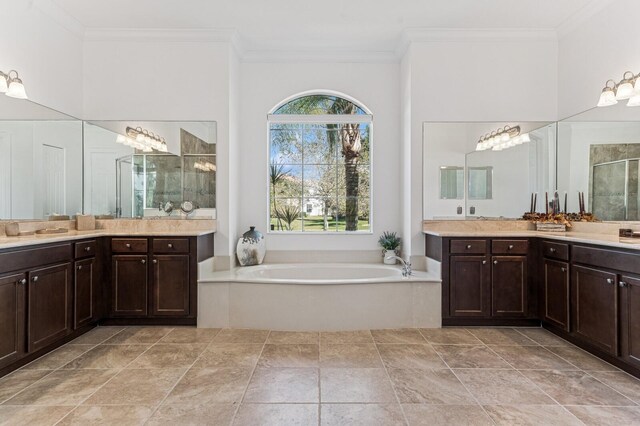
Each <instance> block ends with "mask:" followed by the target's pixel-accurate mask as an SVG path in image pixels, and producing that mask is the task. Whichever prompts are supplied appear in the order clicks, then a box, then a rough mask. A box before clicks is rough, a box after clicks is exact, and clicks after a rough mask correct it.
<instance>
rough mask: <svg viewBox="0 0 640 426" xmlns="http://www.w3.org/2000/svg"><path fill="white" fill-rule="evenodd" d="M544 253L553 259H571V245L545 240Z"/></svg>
mask: <svg viewBox="0 0 640 426" xmlns="http://www.w3.org/2000/svg"><path fill="white" fill-rule="evenodd" d="M542 254H543V255H544V256H545V257H550V258H552V259H560V260H569V245H568V244H562V243H552V242H551V241H544V242H543V243H542Z"/></svg>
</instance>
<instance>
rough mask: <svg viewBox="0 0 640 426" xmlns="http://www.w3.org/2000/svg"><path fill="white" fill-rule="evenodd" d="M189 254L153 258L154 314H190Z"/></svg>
mask: <svg viewBox="0 0 640 426" xmlns="http://www.w3.org/2000/svg"><path fill="white" fill-rule="evenodd" d="M189 275H190V274H189V256H188V255H166V256H160V255H158V256H154V258H153V315H171V316H186V315H189Z"/></svg>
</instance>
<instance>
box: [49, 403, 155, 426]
mask: <svg viewBox="0 0 640 426" xmlns="http://www.w3.org/2000/svg"><path fill="white" fill-rule="evenodd" d="M151 413H153V408H152V407H147V406H141V405H102V406H95V405H94V406H91V405H81V406H79V407H77V408H76V409H75V410H73V411H72V412H71V413H69V415H67V416H66V417H65V418H64V419H63V420H62V421H61V422H60V423H58V425H60V426H63V425H64V426H71V425H76V426H84V425H116V424H117V425H118V426H138V425H143V424H144V422H145V421H146V420H147V419H148V418H149V416H150V415H151Z"/></svg>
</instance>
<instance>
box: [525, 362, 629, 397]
mask: <svg viewBox="0 0 640 426" xmlns="http://www.w3.org/2000/svg"><path fill="white" fill-rule="evenodd" d="M522 372H523V374H525V375H526V376H527V377H528V378H529V379H531V380H532V381H533V382H534V383H535V384H536V385H538V386H539V387H540V388H541V389H542V390H543V391H545V392H546V393H547V394H548V395H549V396H550V397H552V398H553V399H555V400H556V401H557V402H558V403H560V404H562V405H620V406H625V405H635V404H634V403H633V402H632V401H631V400H629V399H628V398H626V397H624V396H623V395H622V394H620V393H618V392H616V391H615V390H613V389H611V388H610V387H609V386H606V385H604V384H602V383H600V382H599V381H598V380H596V379H594V378H593V377H591V376H590V375H589V374H587V373H585V372H583V371H559V370H553V371H545V370H523V371H522Z"/></svg>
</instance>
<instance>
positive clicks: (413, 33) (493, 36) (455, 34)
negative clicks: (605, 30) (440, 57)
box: [397, 28, 558, 50]
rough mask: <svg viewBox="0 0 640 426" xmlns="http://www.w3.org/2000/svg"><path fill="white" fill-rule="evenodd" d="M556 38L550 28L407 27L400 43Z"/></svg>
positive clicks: (547, 39) (553, 30) (555, 34)
mask: <svg viewBox="0 0 640 426" xmlns="http://www.w3.org/2000/svg"><path fill="white" fill-rule="evenodd" d="M557 39H558V36H557V32H556V30H555V29H552V28H542V29H529V28H504V29H493V28H469V29H467V28H407V29H405V30H404V31H403V33H402V36H401V39H400V43H401V44H402V43H404V44H406V45H408V44H410V43H413V42H418V43H420V42H422V43H429V42H456V41H476V42H489V43H491V42H502V41H514V40H531V41H557ZM397 50H398V49H397ZM400 50H401V48H400Z"/></svg>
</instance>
